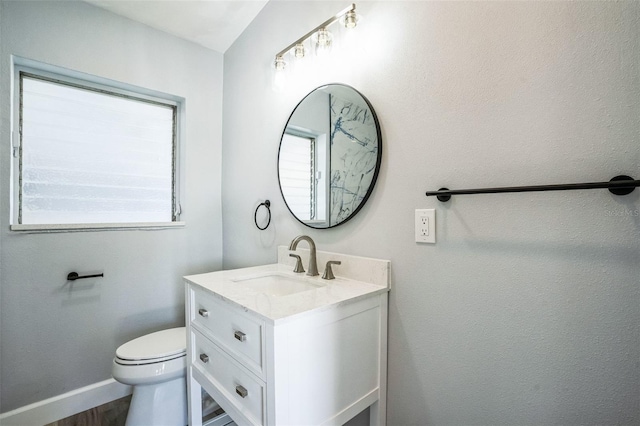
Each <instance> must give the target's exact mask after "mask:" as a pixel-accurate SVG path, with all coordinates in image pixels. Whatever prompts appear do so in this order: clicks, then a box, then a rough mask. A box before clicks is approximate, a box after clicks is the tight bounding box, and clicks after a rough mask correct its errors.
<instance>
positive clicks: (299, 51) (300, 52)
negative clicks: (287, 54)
mask: <svg viewBox="0 0 640 426" xmlns="http://www.w3.org/2000/svg"><path fill="white" fill-rule="evenodd" d="M293 55H294V56H295V57H296V58H298V59H302V58H304V55H305V51H304V44H302V43H298V44H296V46H295V47H294V48H293Z"/></svg>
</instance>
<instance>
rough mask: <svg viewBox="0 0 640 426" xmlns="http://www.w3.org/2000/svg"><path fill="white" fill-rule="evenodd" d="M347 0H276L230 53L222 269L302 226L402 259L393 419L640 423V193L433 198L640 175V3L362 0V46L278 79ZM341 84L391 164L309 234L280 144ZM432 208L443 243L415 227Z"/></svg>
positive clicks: (397, 279) (357, 248)
mask: <svg viewBox="0 0 640 426" xmlns="http://www.w3.org/2000/svg"><path fill="white" fill-rule="evenodd" d="M346 4H347V3H344V2H335V3H334V2H280V1H273V2H270V3H269V4H268V5H267V6H266V7H265V9H263V11H262V12H261V14H260V15H258V17H257V18H256V19H255V20H254V21H253V23H252V25H251V26H250V27H249V29H248V30H247V31H246V32H245V33H244V34H243V35H242V36H241V38H240V39H239V40H238V41H237V42H236V43H235V44H234V45H233V46H232V47H231V49H229V50H228V51H227V52H226V54H225V64H224V74H225V79H224V107H223V111H224V126H223V155H224V161H223V165H222V167H223V181H224V187H223V192H222V194H223V197H222V198H223V216H224V219H225V220H224V254H225V256H224V266H225V268H227V269H228V268H235V267H241V266H247V265H255V264H262V263H270V262H275V261H276V246H277V245H278V244H287V243H288V242H289V241H290V240H291V239H292V238H293V237H295V236H296V235H298V234H300V233H306V234H309V235H311V236H312V237H313V238H314V239H315V240H316V243H317V244H318V246H319V248H320V249H322V250H329V251H336V252H344V253H350V254H355V255H363V256H372V257H379V258H386V259H390V260H391V262H392V271H393V276H392V278H393V283H392V286H393V288H392V291H391V294H390V309H389V311H390V313H389V376H388V377H389V396H388V421H389V424H390V425H410V424H416V425H417V424H419V425H423V424H452V425H461V424H492V425H495V424H531V423H535V424H614V423H617V424H640V416H639V413H640V397H639V396H640V363H639V362H638V360H639V359H640V329H639V327H638V325H639V324H640V238H639V237H640V215H639V214H638V210H639V209H640V191H636V192H634V193H633V194H632V195H630V196H626V197H614V196H612V195H611V194H610V193H609V192H608V191H606V190H590V191H573V192H555V193H551V192H549V193H529V194H510V195H507V194H503V195H484V196H482V195H475V196H466V197H465V196H461V197H459V198H456V199H454V200H453V201H452V202H450V203H448V204H441V203H439V202H438V201H437V200H435V199H432V198H427V197H425V196H424V192H425V191H427V190H435V189H438V188H440V187H443V186H447V187H449V188H466V187H485V186H503V185H527V184H531V185H534V184H552V183H564V182H567V183H568V182H583V181H584V182H589V181H603V180H608V179H609V178H611V177H612V176H614V175H616V174H619V173H626V174H630V175H633V176H635V178H636V179H638V176H640V140H639V139H640V121H639V117H640V64H639V58H640V3H638V2H631V1H629V2H624V1H623V2H407V3H402V2H361V3H358V10H359V11H361V12H362V13H363V14H364V15H365V18H366V20H365V21H364V23H363V25H362V26H361V28H360V29H359V31H360V36H361V38H362V40H361V43H360V44H359V45H358V49H356V51H354V52H353V53H352V56H351V57H348V58H343V59H342V60H339V61H335V63H334V65H333V66H332V67H331V68H329V69H326V70H324V71H323V72H316V73H314V72H307V73H305V74H304V75H302V76H301V75H294V76H290V77H289V78H288V83H289V85H288V87H287V88H286V89H285V90H284V91H283V92H280V93H275V92H273V91H272V90H271V82H270V72H269V65H270V62H271V61H272V60H273V56H274V55H275V53H277V52H278V51H279V50H280V49H282V48H283V47H284V46H286V45H288V44H289V43H291V42H292V41H293V40H295V39H296V38H297V37H299V36H300V35H302V34H304V33H306V32H307V31H308V30H309V29H311V28H313V27H314V26H316V25H318V24H319V23H320V22H321V21H322V20H323V19H325V18H326V17H329V16H331V15H333V14H334V13H335V12H337V11H338V10H340V9H341V8H343V7H345V5H346ZM334 81H338V82H343V83H347V84H350V85H352V86H354V87H355V88H357V89H358V90H360V91H361V92H362V93H364V94H365V96H367V97H368V98H369V100H370V101H371V103H372V104H373V106H374V108H375V109H376V112H377V114H378V116H379V119H380V121H381V123H382V136H383V143H384V150H383V163H382V169H381V173H380V176H379V180H378V184H377V187H376V189H375V191H374V193H373V195H372V197H371V198H370V199H369V202H368V203H367V205H366V206H365V207H364V208H363V210H362V211H361V212H360V213H359V215H358V216H357V217H356V218H355V219H353V220H351V221H350V222H348V223H346V224H344V225H342V226H340V227H338V228H335V229H330V230H324V231H323V230H313V229H309V228H306V227H304V226H303V225H301V224H299V223H298V222H297V221H296V220H295V219H294V218H293V217H291V215H290V214H289V213H288V211H286V208H285V206H284V203H283V200H282V198H281V195H280V192H279V189H278V182H277V178H276V158H277V152H278V143H279V138H280V134H281V132H282V128H283V127H284V125H285V122H286V120H287V118H288V117H289V114H290V112H291V110H292V109H293V107H294V106H295V105H296V103H297V101H298V100H299V99H300V98H302V96H304V95H305V94H306V93H308V92H309V91H311V90H312V89H314V88H315V87H317V86H319V85H321V84H324V83H328V82H334ZM265 198H268V199H270V200H271V202H272V213H273V220H272V224H271V226H270V227H269V228H268V230H266V231H264V232H260V231H258V230H257V229H256V227H255V226H254V224H253V211H254V209H255V207H256V205H257V204H258V203H259V202H260V201H262V200H263V199H265ZM416 208H435V209H436V210H437V233H438V234H437V239H438V242H437V244H436V245H418V244H416V243H414V242H413V215H414V209H416ZM337 270H338V271H339V268H338V269H337Z"/></svg>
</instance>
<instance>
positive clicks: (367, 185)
mask: <svg viewBox="0 0 640 426" xmlns="http://www.w3.org/2000/svg"><path fill="white" fill-rule="evenodd" d="M381 155H382V142H381V136H380V126H379V124H378V119H377V117H376V115H375V112H374V110H373V108H372V106H371V104H370V103H369V101H368V100H367V99H366V98H365V97H364V96H363V95H362V94H360V93H359V92H358V91H357V90H355V89H354V88H352V87H350V86H346V85H343V84H330V85H327V86H322V87H319V88H318V89H316V90H314V91H313V92H311V93H310V94H308V95H307V96H306V97H305V98H304V99H303V100H302V101H300V103H299V104H298V105H297V106H296V108H295V109H294V111H293V113H292V114H291V117H290V118H289V121H288V122H287V125H286V127H285V129H284V132H283V134H282V139H281V141H280V151H279V154H278V180H279V182H280V190H281V192H282V196H283V198H284V200H285V203H286V204H287V207H288V208H289V210H290V211H291V213H292V214H293V215H294V216H295V217H296V219H298V220H299V221H300V222H302V223H304V224H305V225H307V226H310V227H312V228H330V227H333V226H337V225H339V224H341V223H344V222H345V221H347V220H348V219H350V218H351V217H353V215H355V214H356V213H357V212H358V211H359V210H360V209H361V208H362V206H363V205H364V203H365V202H366V200H367V198H368V197H369V195H370V194H371V191H372V190H373V186H374V184H375V181H376V178H377V176H378V171H379V169H380V159H381Z"/></svg>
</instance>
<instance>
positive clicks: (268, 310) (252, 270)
mask: <svg viewBox="0 0 640 426" xmlns="http://www.w3.org/2000/svg"><path fill="white" fill-rule="evenodd" d="M325 256H329V257H331V258H332V259H345V260H346V261H347V263H349V262H350V264H351V265H352V266H357V263H360V259H361V260H363V261H366V264H364V265H363V266H365V267H368V270H367V272H368V273H369V274H370V273H371V267H370V266H371V262H376V263H378V262H381V263H380V268H377V269H378V270H379V271H380V272H381V274H383V275H384V277H380V279H376V280H372V281H374V282H376V281H377V282H378V283H376V284H374V283H371V282H364V281H358V280H357V279H348V278H344V277H342V276H340V275H339V274H340V272H339V270H340V269H339V268H340V266H335V267H334V269H333V270H334V274H335V275H336V278H335V279H333V280H324V279H322V278H321V277H320V276H315V277H309V276H307V275H305V274H304V273H300V274H298V273H294V272H293V267H292V265H290V264H283V263H276V264H271V265H263V266H254V267H249V268H241V269H233V270H228V271H218V272H210V273H206V274H198V275H189V276H186V277H184V279H185V280H186V281H187V282H188V283H191V284H194V285H196V286H198V287H201V288H202V289H204V290H206V291H208V292H209V293H210V294H212V295H213V296H214V297H218V298H219V299H220V300H223V301H226V302H228V303H230V304H234V305H237V306H239V307H241V308H242V309H244V310H245V311H246V312H248V313H250V314H252V315H255V316H257V317H259V318H261V319H263V320H265V321H267V322H269V323H272V324H276V323H282V322H286V321H289V320H293V319H296V318H299V317H301V316H303V315H306V314H308V313H311V312H317V311H319V310H325V309H331V308H332V307H334V306H337V305H338V304H342V303H350V302H355V301H357V300H361V299H363V298H366V297H371V296H375V295H377V294H381V293H384V292H387V291H389V285H388V272H389V261H386V260H377V259H367V258H357V257H354V256H346V255H335V254H330V253H323V254H320V252H319V256H318V257H319V259H320V258H321V257H325ZM280 258H281V259H282V256H280ZM305 267H306V263H305ZM323 268H324V265H322V266H321V264H320V263H318V269H320V270H321V271H322V270H323ZM274 274H277V276H280V277H282V278H284V279H296V280H302V282H303V283H304V284H311V285H310V286H309V289H307V290H304V291H300V292H297V293H293V294H287V295H282V296H277V295H273V294H269V292H264V291H260V290H259V289H257V288H251V286H247V285H243V284H242V280H243V279H247V278H251V277H258V276H264V275H274ZM355 275H358V274H355ZM304 284H303V285H304ZM380 284H386V285H380Z"/></svg>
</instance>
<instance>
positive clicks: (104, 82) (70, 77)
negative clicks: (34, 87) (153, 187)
mask: <svg viewBox="0 0 640 426" xmlns="http://www.w3.org/2000/svg"><path fill="white" fill-rule="evenodd" d="M12 62H13V65H12V67H11V71H12V82H13V83H12V86H11V90H12V93H11V97H12V105H13V108H12V111H11V122H12V134H11V145H12V146H11V157H12V158H11V190H10V192H11V217H10V223H11V226H10V229H11V231H19V232H26V233H40V232H73V231H100V230H126V229H166V228H175V227H183V226H185V222H183V221H181V220H180V216H181V214H182V207H181V202H180V194H181V193H182V192H183V187H184V185H183V179H181V177H182V173H181V170H182V167H181V166H182V158H183V157H184V156H183V155H182V154H183V152H182V151H183V147H182V145H183V144H182V143H181V140H182V139H183V138H182V137H181V136H182V129H184V124H183V123H184V107H185V105H184V104H185V102H184V98H180V97H178V96H173V95H168V94H166V93H161V92H158V91H153V90H149V89H145V88H141V87H138V86H134V85H130V84H126V83H121V82H117V81H113V80H109V79H105V78H101V77H97V76H93V75H89V74H85V73H81V72H77V71H72V70H69V69H66V68H61V67H56V66H52V65H48V64H43V63H41V62H37V61H33V60H30V59H25V58H20V57H17V56H13V57H12ZM21 73H26V74H27V75H28V76H29V77H33V76H35V77H36V78H40V79H42V80H48V81H52V82H57V83H62V84H66V85H69V86H72V87H80V88H83V89H88V90H93V91H96V92H102V93H107V94H112V95H115V96H122V97H124V98H129V99H135V100H142V101H147V102H152V103H160V104H162V105H169V106H171V107H172V108H174V141H173V173H172V181H173V183H172V185H173V191H172V192H173V196H172V199H173V211H172V214H171V216H172V221H171V222H136V223H134V222H124V223H78V224H21V223H19V213H20V191H21V188H20V185H21V182H20V161H21V154H20V149H21V132H20V130H21V129H20V125H21V123H20V115H21V110H20V108H21V105H20V95H21V93H20V80H21Z"/></svg>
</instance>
